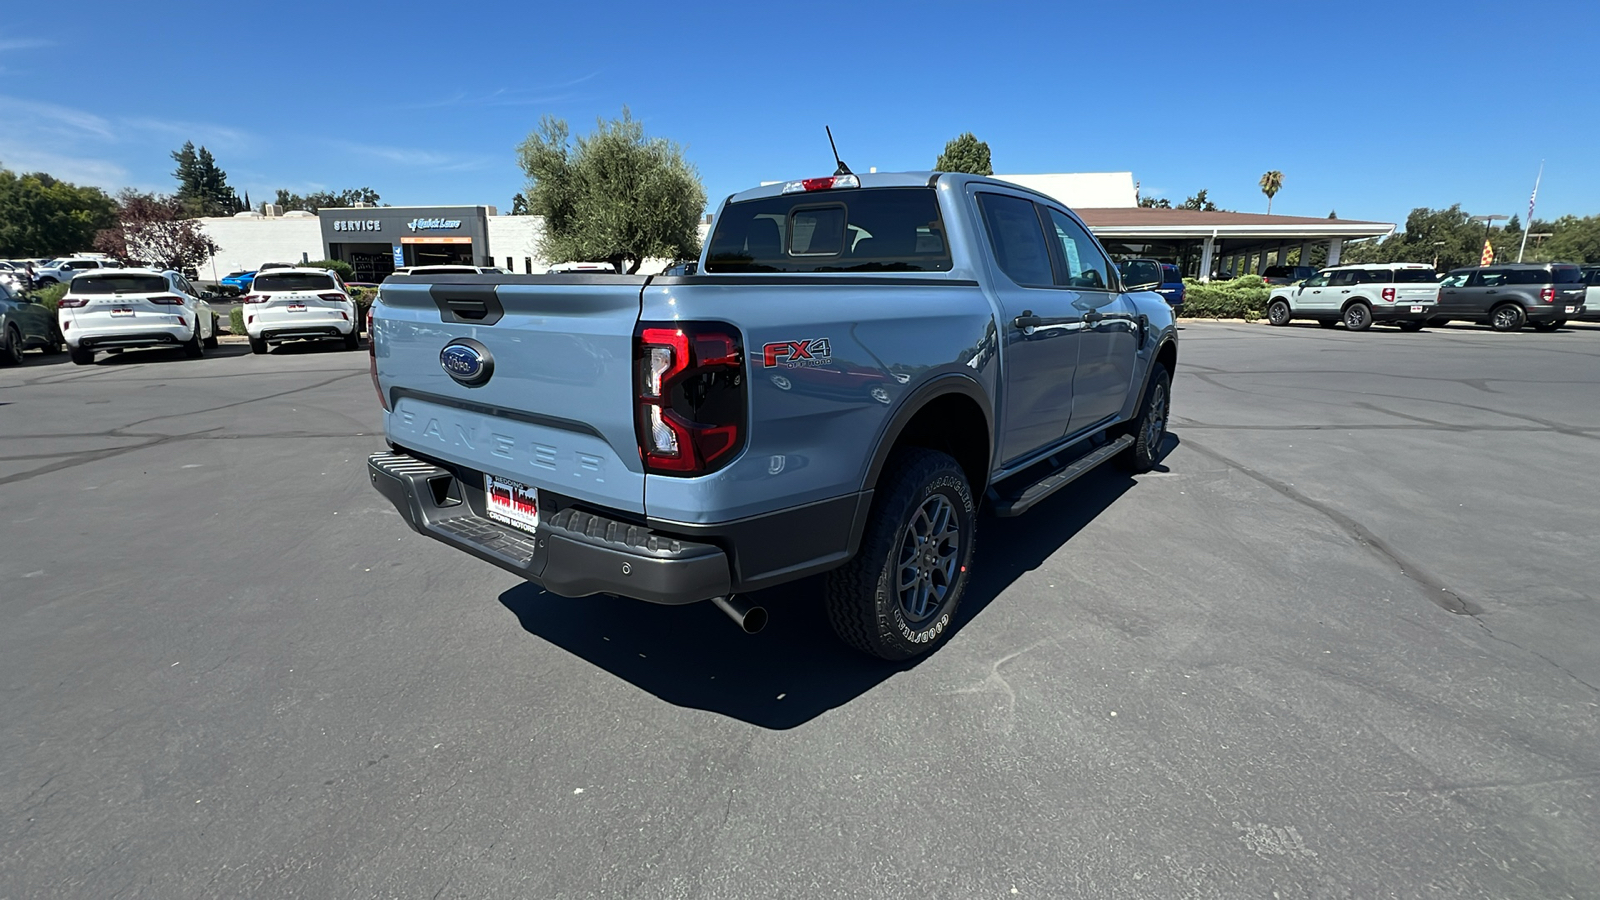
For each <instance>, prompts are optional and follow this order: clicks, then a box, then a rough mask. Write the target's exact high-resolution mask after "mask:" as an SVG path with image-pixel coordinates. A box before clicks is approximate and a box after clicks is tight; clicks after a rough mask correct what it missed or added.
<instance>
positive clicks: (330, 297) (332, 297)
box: [317, 293, 350, 303]
mask: <svg viewBox="0 0 1600 900" xmlns="http://www.w3.org/2000/svg"><path fill="white" fill-rule="evenodd" d="M317 299H318V300H326V301H328V302H329V303H349V302H350V298H349V297H346V296H345V295H343V294H331V293H330V294H318V295H317Z"/></svg>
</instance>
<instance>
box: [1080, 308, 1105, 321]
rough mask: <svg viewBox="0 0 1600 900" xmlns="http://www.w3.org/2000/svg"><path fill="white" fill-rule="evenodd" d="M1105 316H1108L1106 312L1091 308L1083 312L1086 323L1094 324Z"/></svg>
mask: <svg viewBox="0 0 1600 900" xmlns="http://www.w3.org/2000/svg"><path fill="white" fill-rule="evenodd" d="M1105 317H1106V314H1105V313H1103V312H1099V311H1097V310H1093V309H1091V310H1089V311H1088V312H1086V313H1084V314H1083V321H1084V324H1087V325H1093V324H1094V323H1096V322H1098V321H1100V320H1101V319H1104V318H1105Z"/></svg>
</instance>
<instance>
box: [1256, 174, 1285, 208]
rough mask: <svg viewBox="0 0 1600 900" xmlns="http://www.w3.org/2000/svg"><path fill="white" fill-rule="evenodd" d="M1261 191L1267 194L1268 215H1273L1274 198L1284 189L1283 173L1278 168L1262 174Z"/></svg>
mask: <svg viewBox="0 0 1600 900" xmlns="http://www.w3.org/2000/svg"><path fill="white" fill-rule="evenodd" d="M1260 184H1261V193H1263V194H1266V195H1267V215H1269V216H1270V215H1272V198H1273V197H1276V196H1277V195H1278V192H1279V191H1281V190H1283V173H1282V172H1279V171H1278V170H1277V169H1273V170H1272V171H1270V172H1268V173H1266V174H1265V175H1262V176H1261V182H1260Z"/></svg>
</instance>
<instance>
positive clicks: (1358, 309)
mask: <svg viewBox="0 0 1600 900" xmlns="http://www.w3.org/2000/svg"><path fill="white" fill-rule="evenodd" d="M1344 327H1346V328H1348V329H1350V330H1351V331H1366V330H1367V329H1368V328H1371V327H1372V307H1370V306H1368V305H1366V304H1365V303H1362V302H1361V301H1359V300H1358V301H1356V302H1355V303H1352V304H1350V305H1349V306H1346V307H1345V308H1344Z"/></svg>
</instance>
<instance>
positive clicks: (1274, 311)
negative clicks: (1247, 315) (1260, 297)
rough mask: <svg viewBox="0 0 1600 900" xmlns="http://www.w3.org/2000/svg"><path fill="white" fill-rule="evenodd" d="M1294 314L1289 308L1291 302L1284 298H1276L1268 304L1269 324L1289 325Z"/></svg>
mask: <svg viewBox="0 0 1600 900" xmlns="http://www.w3.org/2000/svg"><path fill="white" fill-rule="evenodd" d="M1293 317H1294V314H1293V313H1292V312H1291V311H1290V309H1289V304H1288V303H1287V302H1286V301H1283V300H1274V301H1272V302H1271V303H1268V304H1267V324H1269V325H1287V324H1289V320H1290V319H1291V318H1293Z"/></svg>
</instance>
